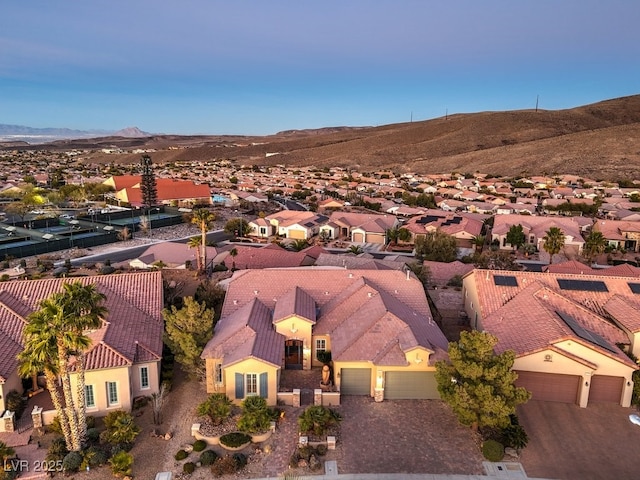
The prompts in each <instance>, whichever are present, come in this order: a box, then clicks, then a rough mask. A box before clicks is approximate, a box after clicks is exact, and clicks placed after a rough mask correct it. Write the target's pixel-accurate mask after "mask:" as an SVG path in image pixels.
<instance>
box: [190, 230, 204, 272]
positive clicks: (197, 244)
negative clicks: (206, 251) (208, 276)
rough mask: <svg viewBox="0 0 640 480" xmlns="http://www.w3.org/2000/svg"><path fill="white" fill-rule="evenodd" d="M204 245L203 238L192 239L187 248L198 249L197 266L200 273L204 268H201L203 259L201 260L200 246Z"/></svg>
mask: <svg viewBox="0 0 640 480" xmlns="http://www.w3.org/2000/svg"><path fill="white" fill-rule="evenodd" d="M201 244H202V238H200V237H191V238H190V239H189V241H188V242H187V246H188V247H189V248H195V249H196V265H197V268H198V270H199V271H201V270H202V266H201V262H202V259H201V258H200V245H201Z"/></svg>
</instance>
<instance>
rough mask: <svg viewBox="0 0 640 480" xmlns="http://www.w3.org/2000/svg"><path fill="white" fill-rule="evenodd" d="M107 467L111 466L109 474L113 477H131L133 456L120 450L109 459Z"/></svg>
mask: <svg viewBox="0 0 640 480" xmlns="http://www.w3.org/2000/svg"><path fill="white" fill-rule="evenodd" d="M109 465H111V473H113V475H114V476H116V477H128V476H130V475H131V470H132V469H131V467H132V466H133V455H131V454H130V453H128V452H125V451H123V450H121V451H119V452H118V453H116V454H115V455H114V456H113V457H111V459H109Z"/></svg>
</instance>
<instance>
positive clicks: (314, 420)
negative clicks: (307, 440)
mask: <svg viewBox="0 0 640 480" xmlns="http://www.w3.org/2000/svg"><path fill="white" fill-rule="evenodd" d="M341 420H342V416H340V414H339V413H338V412H336V411H334V410H331V409H330V408H327V407H323V406H322V405H312V406H310V407H307V408H306V409H305V411H304V412H302V414H301V415H300V416H299V417H298V426H299V427H300V431H301V432H305V433H313V434H314V435H324V434H325V433H326V432H327V430H328V429H329V427H331V426H332V425H335V424H337V423H339V422H340V421H341Z"/></svg>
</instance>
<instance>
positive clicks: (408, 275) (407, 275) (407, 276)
mask: <svg viewBox="0 0 640 480" xmlns="http://www.w3.org/2000/svg"><path fill="white" fill-rule="evenodd" d="M407 280H409V270H407Z"/></svg>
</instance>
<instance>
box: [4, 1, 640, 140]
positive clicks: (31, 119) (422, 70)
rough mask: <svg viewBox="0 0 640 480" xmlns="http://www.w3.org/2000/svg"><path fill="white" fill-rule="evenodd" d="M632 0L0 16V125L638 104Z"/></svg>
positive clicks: (225, 121) (7, 12) (353, 117)
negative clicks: (617, 101) (628, 100)
mask: <svg viewBox="0 0 640 480" xmlns="http://www.w3.org/2000/svg"><path fill="white" fill-rule="evenodd" d="M638 19H640V2H638V1H637V0H609V1H607V2H604V1H593V0H553V1H551V0H535V1H534V0H531V1H525V0H483V1H478V0H469V1H453V0H449V1H447V0H443V1H439V0H434V1H430V0H415V1H411V0H407V1H403V0H395V1H390V0H375V1H374V0H368V1H364V0H340V1H333V0H325V1H323V2H311V1H304V0H290V1H284V0H256V1H244V0H231V1H230V0H224V1H216V0H181V1H176V2H159V1H157V0H155V1H151V0H127V1H124V0H91V1H80V0H74V1H71V0H56V1H51V0H29V1H5V2H2V4H1V5H0V123H6V124H17V125H28V126H31V127H68V128H77V129H110V130H118V129H121V128H124V127H127V126H134V125H135V126H137V127H139V128H141V129H142V130H145V131H148V132H153V133H177V134H195V133H207V134H257V135H263V134H270V133H275V132H277V131H281V130H288V129H302V128H319V127H324V126H337V125H350V126H358V125H383V124H389V123H396V122H405V121H409V120H410V119H411V116H412V115H413V120H424V119H428V118H435V117H440V116H444V114H445V112H447V111H448V113H449V114H452V113H460V112H476V111H484V110H513V109H522V108H533V107H535V102H536V96H537V95H539V97H540V107H541V108H546V109H552V110H555V109H561V108H570V107H573V106H578V105H583V104H587V103H592V102H596V101H600V100H605V99H609V98H615V97H620V96H625V95H634V94H638V93H640V28H639V27H638Z"/></svg>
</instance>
